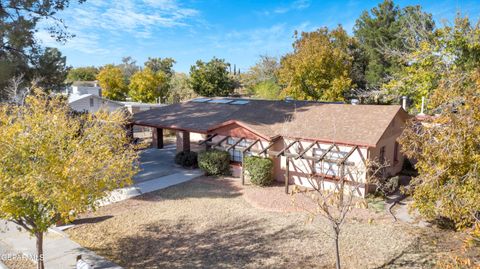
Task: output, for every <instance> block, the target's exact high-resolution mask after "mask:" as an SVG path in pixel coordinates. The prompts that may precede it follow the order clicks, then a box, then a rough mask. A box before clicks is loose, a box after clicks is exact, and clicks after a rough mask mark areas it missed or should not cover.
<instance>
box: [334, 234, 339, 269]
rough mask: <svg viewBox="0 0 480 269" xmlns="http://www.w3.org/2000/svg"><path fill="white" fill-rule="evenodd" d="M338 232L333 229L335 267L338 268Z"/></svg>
mask: <svg viewBox="0 0 480 269" xmlns="http://www.w3.org/2000/svg"><path fill="white" fill-rule="evenodd" d="M338 234H339V233H338V232H337V231H335V239H334V241H335V259H336V260H335V269H340V249H339V247H338Z"/></svg>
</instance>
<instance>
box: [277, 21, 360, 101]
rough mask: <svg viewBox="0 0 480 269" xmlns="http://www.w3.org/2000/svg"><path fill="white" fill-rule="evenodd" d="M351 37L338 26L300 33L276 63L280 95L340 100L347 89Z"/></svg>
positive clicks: (307, 98) (350, 61)
mask: <svg viewBox="0 0 480 269" xmlns="http://www.w3.org/2000/svg"><path fill="white" fill-rule="evenodd" d="M353 42H354V40H353V39H352V38H351V37H349V36H348V34H347V33H346V32H345V30H344V29H343V28H342V27H341V26H339V27H337V28H336V29H333V30H332V31H329V30H328V29H327V28H320V29H318V30H316V31H314V32H304V33H301V35H300V37H299V38H297V39H296V40H295V42H294V43H293V48H294V51H293V52H292V53H289V54H287V55H285V56H284V57H283V58H282V59H281V62H280V69H279V71H278V78H279V82H280V84H282V85H283V86H284V87H285V90H284V92H283V95H284V96H291V97H293V98H295V99H303V100H322V101H342V100H344V94H345V92H346V91H348V90H350V87H351V86H352V79H351V78H350V72H351V70H352V62H353V57H352V56H351V55H350V54H349V48H350V47H351V46H352V44H353Z"/></svg>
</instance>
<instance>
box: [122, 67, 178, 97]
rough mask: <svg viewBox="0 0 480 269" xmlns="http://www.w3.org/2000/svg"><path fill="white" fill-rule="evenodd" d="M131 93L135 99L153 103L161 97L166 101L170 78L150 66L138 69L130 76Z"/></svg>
mask: <svg viewBox="0 0 480 269" xmlns="http://www.w3.org/2000/svg"><path fill="white" fill-rule="evenodd" d="M129 87H130V91H129V95H130V97H131V98H132V99H133V100H134V101H139V102H145V103H153V102H155V101H156V100H157V98H160V99H161V101H165V99H166V97H167V95H168V91H169V89H170V85H169V78H168V77H167V75H166V74H165V73H164V72H163V71H161V70H159V71H157V72H154V71H153V70H152V69H150V68H149V67H146V68H145V69H143V70H141V71H137V72H136V73H135V74H134V75H133V76H132V77H131V78H130V85H129Z"/></svg>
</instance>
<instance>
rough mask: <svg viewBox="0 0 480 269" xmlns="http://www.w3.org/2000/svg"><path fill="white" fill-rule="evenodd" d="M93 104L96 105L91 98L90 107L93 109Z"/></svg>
mask: <svg viewBox="0 0 480 269" xmlns="http://www.w3.org/2000/svg"><path fill="white" fill-rule="evenodd" d="M93 104H94V103H93V98H92V97H90V107H93Z"/></svg>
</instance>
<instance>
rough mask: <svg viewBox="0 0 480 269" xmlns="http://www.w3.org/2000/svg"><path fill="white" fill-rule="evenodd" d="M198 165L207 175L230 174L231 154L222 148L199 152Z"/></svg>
mask: <svg viewBox="0 0 480 269" xmlns="http://www.w3.org/2000/svg"><path fill="white" fill-rule="evenodd" d="M198 167H200V169H202V170H203V171H204V172H205V174H206V175H211V176H220V175H223V176H227V175H230V154H229V153H228V152H226V151H222V150H207V151H202V152H200V153H199V154H198Z"/></svg>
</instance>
